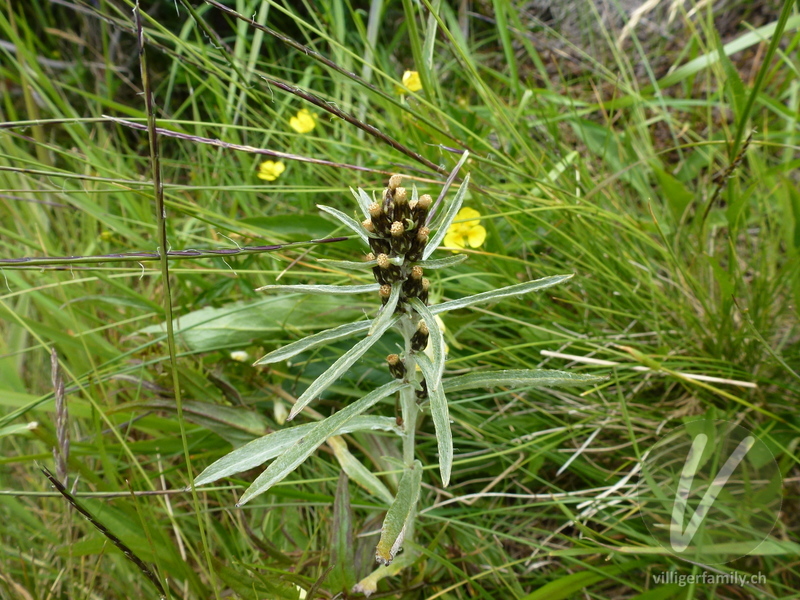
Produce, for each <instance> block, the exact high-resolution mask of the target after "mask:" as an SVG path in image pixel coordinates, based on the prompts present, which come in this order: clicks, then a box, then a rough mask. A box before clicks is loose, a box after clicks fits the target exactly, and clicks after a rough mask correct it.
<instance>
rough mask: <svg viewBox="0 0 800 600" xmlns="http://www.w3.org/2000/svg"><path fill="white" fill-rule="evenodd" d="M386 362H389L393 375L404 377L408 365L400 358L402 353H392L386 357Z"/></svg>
mask: <svg viewBox="0 0 800 600" xmlns="http://www.w3.org/2000/svg"><path fill="white" fill-rule="evenodd" d="M386 362H387V363H389V373H391V374H392V377H394V378H395V379H402V378H403V377H405V376H406V366H405V364H403V361H402V360H400V355H398V354H390V355H389V356H387V357H386Z"/></svg>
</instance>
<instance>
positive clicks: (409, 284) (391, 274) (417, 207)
mask: <svg viewBox="0 0 800 600" xmlns="http://www.w3.org/2000/svg"><path fill="white" fill-rule="evenodd" d="M401 183H402V177H401V176H400V175H393V176H392V177H391V178H390V179H389V186H388V187H387V188H386V189H385V190H384V191H383V198H382V201H381V202H380V203H378V202H373V203H372V204H370V206H369V215H370V218H369V219H366V220H365V221H364V222H363V223H362V225H363V227H364V229H366V231H367V235H368V236H369V245H370V249H371V250H372V252H371V253H370V254H369V255H368V256H367V260H370V261H372V260H374V261H376V264H375V267H374V268H373V269H372V272H373V274H374V275H375V281H377V282H378V283H379V284H381V289H380V292H379V293H380V295H381V298H382V299H383V301H384V304H385V303H386V301H387V300H388V299H389V294H390V293H391V286H392V284H395V283H401V284H402V291H401V294H400V298H399V300H398V303H397V309H396V311H395V312H399V313H403V312H406V304H407V302H408V300H409V299H410V298H419V299H420V300H421V301H422V302H423V303H424V304H426V305H427V303H428V288H429V286H430V281H428V279H427V278H425V277H423V276H422V275H423V273H422V267H420V266H419V265H416V264H415V263H416V262H418V261H420V260H421V259H422V252H423V250H425V245H426V244H427V243H428V235H429V233H430V230H429V229H428V228H427V227H426V226H425V221H426V219H427V218H428V211H429V210H430V207H431V203H432V199H431V197H430V196H429V195H428V194H423V195H422V196H420V197H419V198H418V199H413V198H409V193H408V190H406V188H404V187H401V186H400V184H401Z"/></svg>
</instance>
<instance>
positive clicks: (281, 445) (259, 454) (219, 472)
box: [194, 416, 399, 486]
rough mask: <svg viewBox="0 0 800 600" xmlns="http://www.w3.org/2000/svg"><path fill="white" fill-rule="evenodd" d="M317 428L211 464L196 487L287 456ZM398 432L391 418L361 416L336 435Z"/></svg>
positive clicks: (259, 443) (275, 437)
mask: <svg viewBox="0 0 800 600" xmlns="http://www.w3.org/2000/svg"><path fill="white" fill-rule="evenodd" d="M316 425H317V424H316V423H304V424H303V425H296V426H295V427H290V428H288V429H281V430H278V431H274V432H272V433H270V434H268V435H265V436H262V437H260V438H258V439H256V440H253V441H252V442H248V443H247V444H245V445H244V446H242V447H240V448H237V449H236V450H234V451H233V452H229V453H228V454H226V455H225V456H223V457H222V458H220V459H219V460H217V461H214V462H213V463H211V464H210V465H209V466H208V467H206V469H205V470H204V471H203V472H202V473H200V475H198V476H197V478H196V479H195V480H194V484H195V485H196V486H199V485H207V484H209V483H212V482H214V481H217V480H218V479H222V478H223V477H228V476H229V475H233V474H235V473H241V472H242V471H247V470H249V469H252V468H253V467H258V466H260V465H263V464H264V463H265V462H267V461H268V460H272V459H273V458H275V457H276V456H279V455H280V454H282V453H283V452H285V451H286V450H287V449H288V448H290V447H291V446H293V445H294V444H295V443H297V440H299V439H300V438H302V437H303V436H304V435H306V434H307V433H308V432H310V431H311V430H312V429H313V428H314V427H315V426H316ZM376 430H377V431H380V430H382V431H394V432H396V433H399V431H398V428H397V422H396V420H395V419H393V418H391V417H373V416H360V417H356V418H354V419H352V420H351V421H349V422H348V423H346V424H345V425H344V426H342V427H340V428H339V429H338V430H336V431H335V432H334V433H335V435H344V434H346V433H353V432H354V431H376Z"/></svg>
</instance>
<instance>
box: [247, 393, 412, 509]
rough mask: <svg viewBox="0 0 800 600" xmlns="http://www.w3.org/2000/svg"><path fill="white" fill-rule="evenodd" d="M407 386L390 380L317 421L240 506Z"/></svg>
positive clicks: (272, 465) (282, 455) (273, 464)
mask: <svg viewBox="0 0 800 600" xmlns="http://www.w3.org/2000/svg"><path fill="white" fill-rule="evenodd" d="M406 385H408V384H407V383H404V382H402V381H399V380H395V381H391V382H389V383H387V384H385V385H382V386H381V387H379V388H378V389H376V390H373V391H371V392H370V393H369V394H367V395H366V396H364V397H363V398H361V399H360V400H356V401H355V402H353V403H352V404H348V405H347V406H346V407H344V408H343V409H342V410H340V411H339V412H337V413H334V414H333V415H331V416H330V417H328V418H327V419H325V420H324V421H322V422H320V423H316V424H315V425H314V427H313V428H312V429H311V431H309V432H308V433H307V434H306V435H304V436H303V437H302V438H301V439H300V440H298V441H297V443H296V444H294V445H293V446H292V447H291V448H289V449H288V450H287V451H286V452H284V453H283V454H281V455H280V456H279V457H278V458H276V459H275V460H274V461H273V462H272V464H270V466H269V467H267V470H266V471H264V472H263V473H262V474H261V475H259V476H258V477H257V478H256V480H255V481H254V482H253V484H252V485H251V486H250V487H249V488H247V490H246V491H245V493H244V494H243V495H242V498H241V500H239V504H237V506H242V505H243V504H245V503H247V502H249V501H250V500H252V499H253V498H255V497H256V496H258V495H259V494H263V493H264V492H266V491H267V490H268V489H269V488H271V487H272V486H273V485H275V484H276V483H278V482H279V481H281V480H283V478H284V477H286V476H287V475H288V474H289V473H291V472H292V471H294V470H295V469H296V468H297V467H298V466H300V464H301V463H302V462H303V461H304V460H305V459H307V458H308V457H309V456H311V453H312V452H314V450H316V449H317V448H318V447H319V446H320V445H321V444H322V443H323V442H324V441H325V440H327V439H328V438H329V437H330V436H332V435H334V434H335V433H336V432H337V431H339V430H340V429H341V428H342V427H344V426H345V425H346V424H347V423H348V422H349V421H351V420H352V419H354V418H355V417H357V416H358V415H360V414H361V413H363V412H364V411H365V410H368V409H370V408H372V407H373V406H374V405H375V404H377V403H378V402H379V401H380V400H382V399H383V398H385V397H386V396H389V395H390V394H393V393H394V392H396V391H398V390H399V389H400V388H402V387H404V386H406Z"/></svg>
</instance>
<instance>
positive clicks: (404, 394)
mask: <svg viewBox="0 0 800 600" xmlns="http://www.w3.org/2000/svg"><path fill="white" fill-rule="evenodd" d="M401 323H402V325H401V327H402V330H403V338H404V340H405V347H406V352H405V358H404V360H403V364H404V365H405V367H406V378H408V380H409V381H413V380H415V379H416V378H417V361H416V360H415V359H414V352H413V351H412V350H411V336H412V335H413V332H414V330H415V329H416V328H415V326H414V323H413V321H412V319H411V318H410V317H408V316H406V317H405V318H403V320H402V321H401ZM400 410H401V414H402V416H403V431H404V432H405V436H404V437H403V462H404V463H405V464H406V466H408V467H410V466H412V465H413V464H414V444H415V438H414V436H415V433H416V430H417V412H418V408H417V394H416V392H415V391H414V388H413V387H406V388H403V389H402V390H400Z"/></svg>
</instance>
